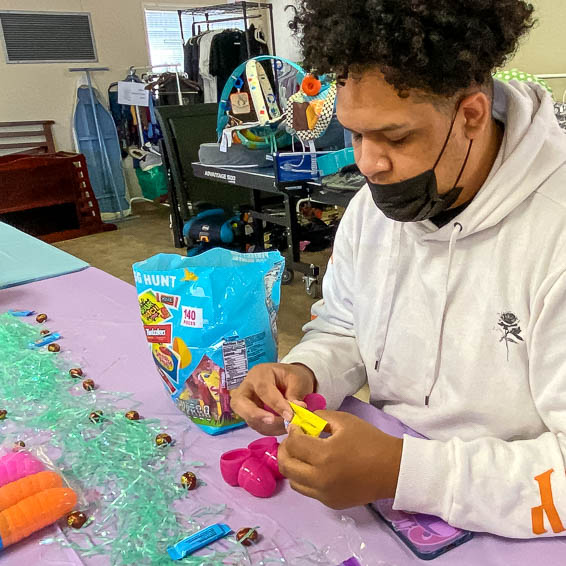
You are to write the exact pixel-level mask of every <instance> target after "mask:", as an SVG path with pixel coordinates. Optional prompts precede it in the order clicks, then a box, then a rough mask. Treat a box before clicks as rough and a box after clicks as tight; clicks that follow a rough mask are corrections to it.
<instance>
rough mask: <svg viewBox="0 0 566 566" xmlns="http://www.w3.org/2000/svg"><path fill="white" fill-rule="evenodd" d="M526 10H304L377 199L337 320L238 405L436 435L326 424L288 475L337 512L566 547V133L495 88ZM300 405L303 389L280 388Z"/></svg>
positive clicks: (350, 217)
mask: <svg viewBox="0 0 566 566" xmlns="http://www.w3.org/2000/svg"><path fill="white" fill-rule="evenodd" d="M532 18H533V8H532V6H531V5H529V4H527V3H526V2H524V1H522V0H483V1H481V2H478V1H477V0H457V1H454V0H395V1H388V0H352V1H350V2H344V1H343V0H303V1H302V2H301V9H300V11H299V13H298V16H297V18H296V21H295V27H296V29H298V30H299V31H300V32H302V34H303V47H304V54H305V59H306V64H307V65H308V66H310V67H312V68H313V69H315V70H316V71H317V72H319V73H326V72H330V71H335V72H336V73H337V74H338V75H339V76H341V77H343V81H342V85H343V86H341V88H340V89H339V95H338V106H337V111H338V117H339V119H340V121H341V122H342V123H343V125H344V126H345V127H346V128H348V129H349V130H351V131H352V132H353V136H354V149H355V155H356V161H357V164H358V166H359V168H360V170H361V172H362V173H363V174H364V175H365V176H366V177H367V181H368V184H367V186H366V187H364V188H363V189H362V190H361V191H360V192H359V193H358V195H357V196H356V197H355V198H354V199H353V201H352V203H351V204H350V206H349V207H348V210H347V212H346V214H345V216H344V219H343V221H342V223H341V225H340V228H339V231H338V234H337V237H336V242H335V249H334V255H333V258H332V259H331V261H330V264H329V267H328V271H327V273H326V276H325V279H324V288H323V292H324V299H323V301H320V302H319V303H317V304H316V305H315V306H314V307H313V314H314V315H315V316H316V319H315V320H313V321H312V322H311V323H309V324H308V325H306V327H305V330H306V336H305V337H304V339H303V341H302V342H301V343H300V344H299V345H298V346H296V347H295V348H294V349H293V350H292V351H291V353H290V354H289V355H288V356H287V357H286V358H285V359H284V360H283V361H284V363H282V364H271V365H263V366H258V367H256V368H254V369H253V370H252V371H251V372H250V373H249V375H248V377H247V378H246V380H245V381H244V382H243V384H242V385H241V387H240V388H239V389H238V390H237V391H236V392H235V395H234V398H233V407H234V409H235V410H236V411H237V412H238V413H239V414H240V415H242V416H243V417H244V418H245V419H246V420H247V421H248V423H249V424H250V426H252V427H253V428H255V429H257V430H258V431H260V432H262V433H264V434H275V433H280V432H282V420H281V419H278V418H275V417H273V416H272V415H270V414H269V413H267V412H265V411H264V410H263V409H262V407H263V403H264V402H265V403H267V404H268V405H270V406H271V407H273V408H275V409H276V410H277V411H278V412H279V414H281V415H282V416H284V417H285V418H289V411H290V407H289V405H288V403H287V401H288V400H294V399H298V400H300V399H303V398H304V396H305V394H307V393H310V392H312V391H313V390H316V391H318V392H320V393H322V394H323V395H324V396H325V397H326V398H327V400H328V402H329V407H330V408H331V409H337V408H338V407H339V406H340V404H341V402H342V401H343V399H344V398H345V397H346V396H347V395H352V394H354V393H355V392H356V391H357V390H358V389H359V388H360V387H362V386H363V385H364V384H365V383H366V382H368V383H369V387H370V391H371V402H372V403H373V404H374V405H376V406H377V407H379V408H382V409H383V410H384V411H385V412H386V413H388V414H391V415H393V416H395V417H397V418H398V419H400V420H401V421H403V422H404V423H405V424H407V425H409V426H411V427H412V428H413V429H415V430H417V431H419V432H420V433H422V434H423V435H425V436H426V437H427V438H428V439H429V440H423V439H415V438H410V437H405V438H404V439H403V440H399V439H396V438H392V437H390V436H388V435H386V434H384V433H382V432H380V431H379V430H377V429H375V428H374V427H372V426H370V425H369V424H368V423H366V422H364V421H362V420H360V419H358V418H357V417H355V416H352V415H349V414H345V413H340V412H333V411H327V412H324V413H322V416H323V417H324V418H325V419H326V420H328V422H329V423H330V432H331V436H330V437H329V438H326V439H313V438H310V437H307V436H306V435H304V434H302V433H301V431H299V430H297V429H296V428H292V430H291V432H290V435H289V437H288V439H287V440H286V441H285V442H284V443H283V444H282V446H281V450H280V453H279V454H280V458H279V460H280V467H281V470H282V472H283V473H284V474H285V475H286V476H287V477H288V478H289V479H290V481H291V485H292V487H293V488H294V489H296V490H297V491H299V492H301V493H303V494H305V495H307V496H310V497H314V498H316V499H319V500H320V501H322V502H323V503H325V504H327V505H329V506H331V507H334V508H345V507H350V506H354V505H361V504H365V503H368V502H370V501H372V500H375V499H380V498H389V497H394V498H395V508H396V509H402V510H406V511H413V512H422V513H429V514H432V515H436V516H439V517H442V518H443V519H445V520H446V521H448V522H449V523H450V524H452V525H454V526H456V527H461V528H465V529H470V530H476V531H487V532H491V533H495V534H499V535H503V536H507V537H518V538H529V537H538V536H553V535H558V534H562V533H566V530H565V526H566V472H565V464H564V460H565V458H566V348H565V346H564V337H565V336H566V252H565V250H566V137H564V134H563V133H562V132H561V130H560V129H559V127H558V125H557V123H556V120H555V118H554V112H553V105H552V101H551V97H550V96H549V94H548V93H547V92H546V91H544V90H543V89H542V88H541V87H538V86H535V85H530V84H529V85H527V84H519V83H511V84H509V85H507V84H503V83H499V82H496V83H495V85H494V84H493V81H492V79H491V73H492V71H493V70H494V69H495V68H497V67H499V66H501V65H502V64H503V63H504V62H505V60H506V57H507V56H508V55H509V54H511V53H513V52H514V50H515V49H516V47H517V44H518V40H519V38H520V37H521V36H522V35H523V34H524V33H525V32H526V31H527V30H528V29H529V28H530V27H531V26H532V23H533V20H532ZM280 390H281V391H283V393H280Z"/></svg>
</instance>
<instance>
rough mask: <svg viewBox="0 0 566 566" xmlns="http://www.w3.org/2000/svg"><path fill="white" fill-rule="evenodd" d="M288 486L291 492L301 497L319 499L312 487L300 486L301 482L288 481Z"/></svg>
mask: <svg viewBox="0 0 566 566" xmlns="http://www.w3.org/2000/svg"><path fill="white" fill-rule="evenodd" d="M289 485H290V486H291V488H292V489H293V490H295V491H296V492H297V493H300V494H301V495H304V496H306V497H310V498H311V499H319V495H318V491H317V490H316V489H315V488H314V487H310V486H307V485H304V484H302V483H301V482H296V481H293V480H290V481H289Z"/></svg>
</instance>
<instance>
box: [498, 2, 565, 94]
mask: <svg viewBox="0 0 566 566" xmlns="http://www.w3.org/2000/svg"><path fill="white" fill-rule="evenodd" d="M531 2H532V4H534V6H535V9H536V17H537V18H538V20H539V23H538V25H537V26H536V27H535V28H534V29H533V30H531V33H530V34H529V36H528V38H527V39H526V40H525V41H524V42H523V44H522V45H521V47H520V49H519V51H518V53H517V55H516V56H515V58H514V59H512V60H511V61H509V63H508V64H507V65H506V67H507V68H509V69H511V68H513V67H517V68H518V69H521V70H523V71H526V72H527V73H532V74H534V75H540V74H557V73H562V74H566V0H531ZM548 83H549V85H550V86H551V87H552V89H553V90H554V96H555V98H556V99H559V100H562V95H563V93H564V91H565V90H566V80H564V79H561V80H556V79H554V80H549V81H548Z"/></svg>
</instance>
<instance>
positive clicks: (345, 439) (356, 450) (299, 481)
mask: <svg viewBox="0 0 566 566" xmlns="http://www.w3.org/2000/svg"><path fill="white" fill-rule="evenodd" d="M316 414H317V415H319V416H320V417H322V418H323V419H324V420H326V421H328V425H329V426H328V427H327V428H326V429H325V430H326V432H330V433H331V436H329V437H328V438H314V437H312V436H308V435H306V434H305V433H304V432H303V431H302V430H301V429H300V428H299V427H297V426H294V425H291V426H290V427H289V436H288V437H287V438H286V439H285V440H284V441H283V443H282V444H281V445H280V446H279V453H278V456H277V459H278V462H279V470H280V471H281V473H282V474H283V475H284V476H285V477H287V478H288V479H289V480H290V484H291V487H292V488H293V489H294V490H295V491H298V492H299V493H302V494H303V495H306V496H307V497H312V498H314V499H318V500H319V501H320V502H322V503H324V505H326V506H327V507H331V508H332V509H346V508H348V507H355V506H357V505H365V504H367V503H371V502H372V501H375V500H377V499H390V498H391V499H392V498H394V497H395V491H396V489H397V479H398V476H399V468H400V466H401V453H402V451H403V440H402V439H401V438H395V437H393V436H389V435H388V434H385V433H384V432H381V431H380V430H379V429H377V428H375V427H374V426H372V425H370V424H369V423H367V422H366V421H363V420H362V419H360V418H358V417H356V416H354V415H351V414H349V413H343V412H337V411H316Z"/></svg>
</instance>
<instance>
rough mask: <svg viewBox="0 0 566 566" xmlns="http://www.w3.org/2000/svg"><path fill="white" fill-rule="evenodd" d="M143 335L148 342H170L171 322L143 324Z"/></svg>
mask: <svg viewBox="0 0 566 566" xmlns="http://www.w3.org/2000/svg"><path fill="white" fill-rule="evenodd" d="M143 328H144V330H145V336H146V338H147V341H148V342H149V343H150V344H170V343H171V341H172V330H171V324H144V326H143Z"/></svg>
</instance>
